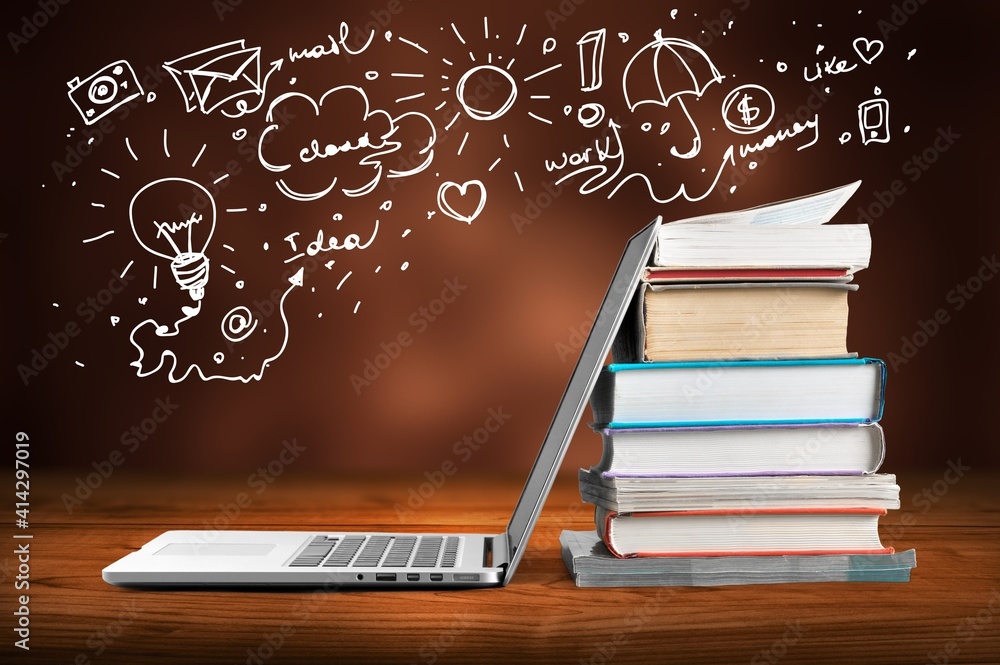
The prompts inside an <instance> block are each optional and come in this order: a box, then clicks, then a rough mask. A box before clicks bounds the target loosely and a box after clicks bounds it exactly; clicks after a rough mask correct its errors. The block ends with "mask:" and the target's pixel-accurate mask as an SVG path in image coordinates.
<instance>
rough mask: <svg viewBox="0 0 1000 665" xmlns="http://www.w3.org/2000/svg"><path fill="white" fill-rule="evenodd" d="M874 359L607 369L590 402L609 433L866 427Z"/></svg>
mask: <svg viewBox="0 0 1000 665" xmlns="http://www.w3.org/2000/svg"><path fill="white" fill-rule="evenodd" d="M885 379H886V370H885V363H884V362H883V361H881V360H877V359H874V358H843V359H823V360H753V361H720V362H671V363H641V364H616V365H608V366H606V367H605V368H604V369H603V370H602V371H601V374H600V376H599V377H598V380H597V385H596V387H595V388H594V392H593V393H592V394H591V397H590V406H591V409H592V410H593V412H594V421H595V423H597V424H599V425H603V426H606V427H609V428H612V429H614V428H619V427H680V426H685V427H691V426H715V425H779V424H795V423H873V422H877V421H878V420H879V419H880V418H881V417H882V408H883V405H884V404H885Z"/></svg>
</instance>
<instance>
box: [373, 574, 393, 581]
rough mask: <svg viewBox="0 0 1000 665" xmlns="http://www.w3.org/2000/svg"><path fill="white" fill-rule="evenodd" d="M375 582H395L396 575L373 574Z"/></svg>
mask: <svg viewBox="0 0 1000 665" xmlns="http://www.w3.org/2000/svg"><path fill="white" fill-rule="evenodd" d="M375 581H376V582H395V581H396V573H375Z"/></svg>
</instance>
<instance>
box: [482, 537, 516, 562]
mask: <svg viewBox="0 0 1000 665" xmlns="http://www.w3.org/2000/svg"><path fill="white" fill-rule="evenodd" d="M485 542H486V547H485V549H484V551H483V566H485V567H486V568H503V569H504V570H506V569H507V565H508V564H509V563H510V557H509V552H508V550H507V534H504V533H501V534H499V535H497V536H488V537H487V538H486V541H485Z"/></svg>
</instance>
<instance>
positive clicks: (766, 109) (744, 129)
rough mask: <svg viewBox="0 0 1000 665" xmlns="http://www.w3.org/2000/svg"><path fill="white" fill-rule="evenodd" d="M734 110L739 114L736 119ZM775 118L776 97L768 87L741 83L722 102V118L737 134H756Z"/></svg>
mask: <svg viewBox="0 0 1000 665" xmlns="http://www.w3.org/2000/svg"><path fill="white" fill-rule="evenodd" d="M737 100H738V101H737ZM734 103H735V108H734V107H733V105H734ZM733 111H736V113H737V114H738V115H737V116H735V119H734V116H733V115H732V113H733ZM773 118H774V97H772V96H771V93H770V91H769V90H768V89H767V88H764V87H761V86H759V85H756V84H752V83H751V84H748V85H741V86H740V87H738V88H736V89H734V90H733V91H732V92H730V93H729V94H728V95H726V99H725V100H724V101H723V102H722V119H723V121H724V122H725V123H726V127H728V128H729V130H730V131H733V132H736V133H737V134H755V133H757V132H759V131H761V130H762V129H764V128H765V127H767V126H768V125H769V124H771V120H772V119H773Z"/></svg>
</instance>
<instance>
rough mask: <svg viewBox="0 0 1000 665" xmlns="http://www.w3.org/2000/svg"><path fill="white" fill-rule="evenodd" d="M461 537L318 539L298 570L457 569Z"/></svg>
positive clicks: (301, 556)
mask: <svg viewBox="0 0 1000 665" xmlns="http://www.w3.org/2000/svg"><path fill="white" fill-rule="evenodd" d="M459 541H460V537H459V536H383V535H371V536H316V537H314V538H313V539H312V540H311V541H310V542H309V544H308V545H307V546H306V548H305V549H304V550H302V552H300V553H299V555H298V556H297V557H295V559H293V560H292V562H291V563H289V564H288V565H289V566H292V567H295V568H318V567H323V568H353V567H365V568H434V567H439V568H454V567H455V566H456V565H457V564H458V547H459V544H460V543H459Z"/></svg>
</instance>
